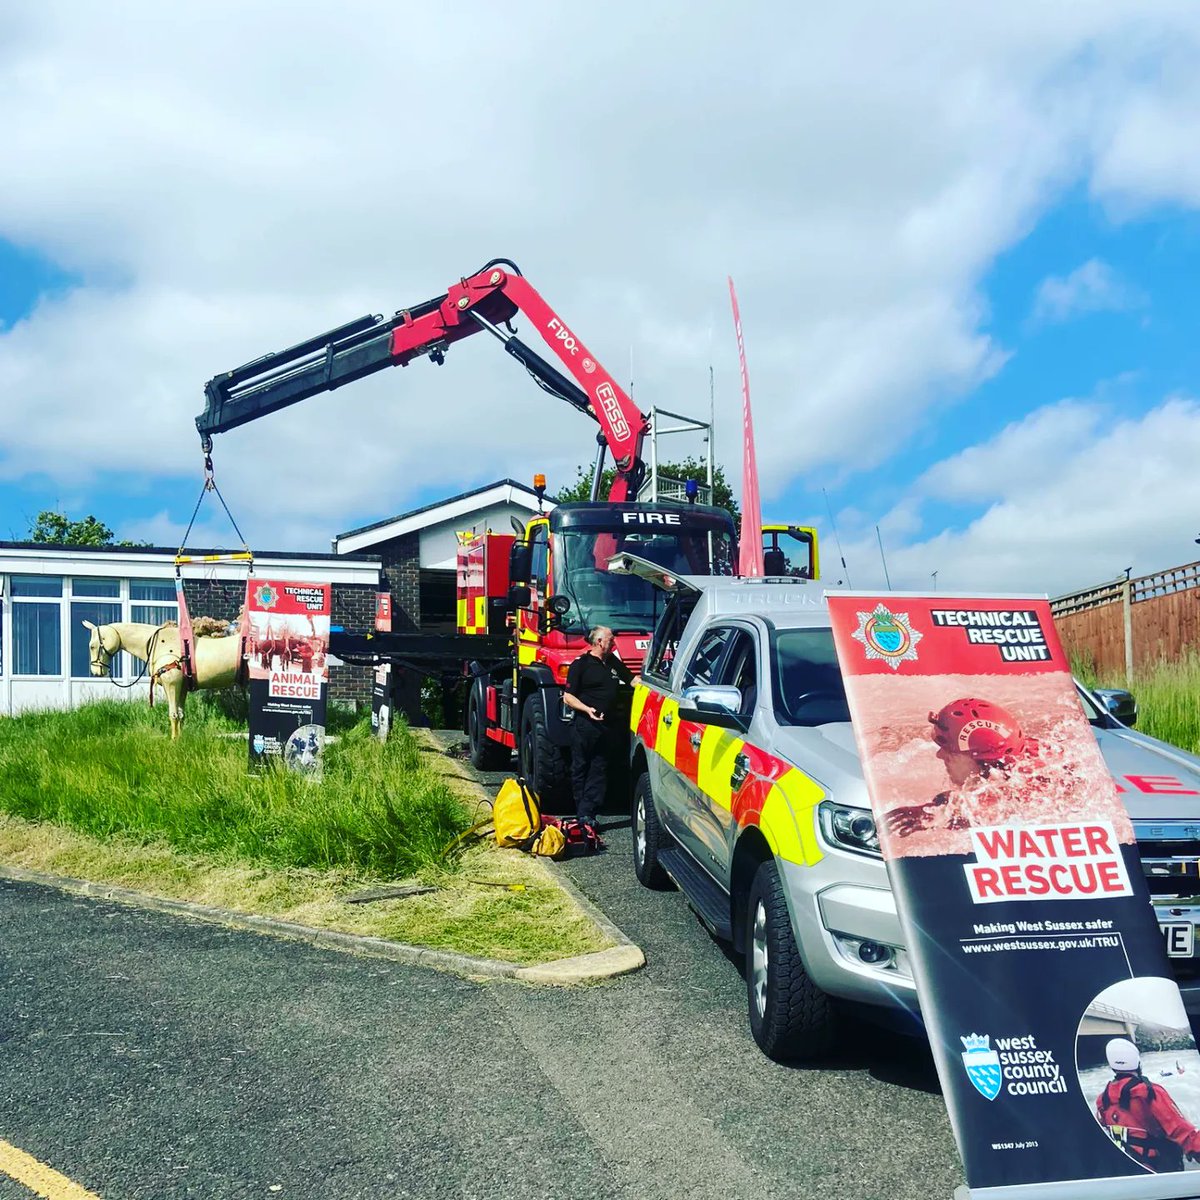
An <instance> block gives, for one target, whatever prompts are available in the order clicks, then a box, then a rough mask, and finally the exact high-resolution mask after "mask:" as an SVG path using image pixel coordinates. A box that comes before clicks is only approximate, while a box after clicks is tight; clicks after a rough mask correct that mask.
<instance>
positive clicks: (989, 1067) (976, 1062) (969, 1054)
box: [958, 1033, 1003, 1100]
mask: <svg viewBox="0 0 1200 1200" xmlns="http://www.w3.org/2000/svg"><path fill="white" fill-rule="evenodd" d="M958 1040H959V1041H960V1042H962V1044H963V1046H964V1050H963V1056H962V1057H963V1066H964V1067H965V1068H966V1071H967V1078H968V1079H969V1080H970V1081H971V1083H972V1084H973V1085H974V1088H975V1090H976V1091H977V1092H978V1093H979V1094H980V1095H981V1096H983V1097H984V1098H985V1099H987V1100H995V1098H996V1097H997V1096H998V1095H1000V1085H1001V1082H1002V1081H1003V1075H1002V1073H1001V1071H1000V1055H999V1054H997V1053H996V1051H995V1050H993V1049H992V1048H991V1047H990V1045H989V1044H988V1043H989V1042H990V1041H991V1035H990V1034H986V1033H983V1034H980V1033H969V1034H967V1036H966V1037H960V1038H959V1039H958Z"/></svg>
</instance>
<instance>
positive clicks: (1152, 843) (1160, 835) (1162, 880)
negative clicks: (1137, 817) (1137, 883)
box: [1133, 821, 1200, 902]
mask: <svg viewBox="0 0 1200 1200" xmlns="http://www.w3.org/2000/svg"><path fill="white" fill-rule="evenodd" d="M1133 827H1134V832H1135V833H1136V834H1137V841H1138V854H1139V855H1140V856H1141V859H1142V874H1144V875H1145V877H1146V885H1147V887H1148V888H1149V889H1150V896H1151V898H1152V899H1154V900H1166V899H1172V900H1180V901H1185V902H1192V901H1196V900H1197V898H1200V827H1197V826H1196V825H1194V824H1190V823H1189V824H1186V825H1185V824H1179V825H1170V824H1164V823H1162V822H1157V821H1156V822H1140V821H1135V822H1134V823H1133Z"/></svg>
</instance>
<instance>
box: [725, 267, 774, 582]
mask: <svg viewBox="0 0 1200 1200" xmlns="http://www.w3.org/2000/svg"><path fill="white" fill-rule="evenodd" d="M729 302H730V303H731V304H732V305H733V330H734V333H735V334H736V335H737V346H738V360H739V362H740V364H741V368H742V537H741V545H740V549H739V551H738V574H739V575H742V576H754V575H763V574H765V570H764V568H763V547H762V505H761V503H760V502H759V499H758V462H757V460H756V459H755V457H754V418H753V417H752V416H751V415H750V376H749V374H748V373H747V371H746V343H745V341H744V340H743V338H742V314H741V313H740V312H739V311H738V302H737V292H735V291H734V290H733V279H732V277H730V279H729Z"/></svg>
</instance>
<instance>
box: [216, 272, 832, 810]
mask: <svg viewBox="0 0 1200 1200" xmlns="http://www.w3.org/2000/svg"><path fill="white" fill-rule="evenodd" d="M518 312H519V313H522V314H524V315H525V317H526V318H527V319H529V320H530V321H531V322H532V323H533V324H534V326H535V327H536V328H537V330H538V332H539V333H540V334H541V336H542V337H543V339H544V340H545V341H546V343H547V344H548V345H549V346H550V348H551V349H552V350H553V351H554V352H555V354H556V355H557V356H558V358H559V360H560V362H561V363H562V365H563V366H564V367H565V368H566V370H567V371H569V372H570V374H571V376H572V378H571V379H568V378H567V377H566V376H565V375H563V374H562V372H560V371H559V370H557V369H556V368H555V367H553V366H551V364H550V363H548V362H547V361H546V360H545V359H543V358H542V357H541V356H540V355H538V354H537V353H535V352H534V351H533V350H531V349H530V348H529V347H528V346H526V345H525V344H524V343H523V342H522V341H520V339H519V338H517V337H516V336H515V333H514V331H513V329H512V326H511V323H510V322H511V320H512V318H513V317H515V316H516V315H517V314H518ZM481 330H482V331H486V332H488V333H491V334H492V335H493V336H494V337H496V338H497V339H498V340H499V341H500V342H501V343H502V344H503V346H504V349H505V350H506V351H507V352H508V353H509V354H510V355H512V357H514V358H515V359H517V361H518V362H520V363H521V364H522V365H523V366H524V367H525V369H526V370H527V371H528V372H529V374H530V375H531V376H532V377H533V379H534V380H535V382H537V384H538V385H539V386H540V387H542V388H543V389H544V390H545V391H547V392H549V393H550V394H551V395H553V396H557V397H559V398H560V399H562V400H565V401H566V402H567V403H568V404H570V405H571V406H572V407H574V408H576V409H578V410H579V411H580V412H581V413H584V414H586V415H587V416H589V417H591V418H593V419H594V420H595V421H596V422H597V423H598V424H599V426H600V432H599V433H598V434H597V439H596V440H597V443H598V447H599V448H598V452H597V455H596V470H595V474H594V476H593V489H592V500H591V501H590V502H588V503H572V504H559V505H557V506H555V507H553V508H552V509H551V510H550V511H548V512H541V513H539V515H537V516H535V517H534V518H532V519H531V520H530V521H529V522H528V523H527V524H526V525H525V526H524V528H523V529H521V530H519V531H518V532H516V533H514V534H493V533H490V532H488V533H483V534H480V535H478V536H474V537H470V538H467V539H465V540H464V543H463V545H462V546H461V547H460V552H459V559H458V567H459V577H458V629H459V635H460V636H459V637H458V638H451V637H446V636H440V637H439V636H435V635H412V634H390V635H388V634H376V635H373V636H372V637H371V638H370V639H367V638H358V639H355V638H353V637H344V638H343V639H342V641H341V644H340V645H339V646H335V647H334V649H335V652H336V653H337V654H338V655H339V657H342V658H343V659H347V658H349V657H357V658H360V659H361V658H368V659H374V660H375V661H381V660H385V659H389V660H391V661H394V662H399V663H403V664H407V665H416V666H418V667H419V668H420V669H422V670H424V671H428V672H431V673H432V672H434V671H435V670H440V671H445V670H446V668H447V666H449V665H451V664H455V663H457V664H459V665H460V667H461V665H462V664H464V663H466V664H469V665H468V669H467V677H468V678H469V680H470V683H469V690H468V694H467V697H466V703H465V705H464V710H465V720H464V724H465V730H466V733H467V735H468V738H469V740H470V745H471V758H472V761H473V762H474V763H475V765H476V766H478V767H481V768H492V769H498V768H501V767H504V766H506V765H507V763H508V761H509V755H510V753H511V752H512V751H514V750H515V751H516V752H517V753H518V756H519V761H520V767H521V770H522V771H523V772H524V774H525V775H526V777H527V778H529V779H530V781H531V782H532V784H533V786H534V788H535V789H536V790H537V791H538V792H539V793H541V795H542V797H543V799H544V800H545V801H546V802H548V803H550V804H559V803H562V802H563V801H565V800H566V799H567V798H568V796H569V784H568V771H567V751H566V748H567V746H568V745H569V736H568V735H569V730H570V726H569V724H568V723H567V721H566V720H565V719H564V717H563V707H562V703H561V695H562V686H563V682H564V680H565V678H566V670H567V666H568V665H569V664H570V662H571V661H572V660H573V659H575V658H576V657H578V656H579V654H581V653H582V652H583V651H584V649H585V648H586V643H585V635H586V633H587V630H588V629H589V628H590V627H591V626H593V625H607V626H610V627H611V628H612V629H613V630H614V632H615V633H616V635H617V648H618V652H619V653H620V655H621V657H622V658H623V659H624V660H625V662H626V663H628V665H629V666H630V667H631V669H633V670H637V669H638V668H639V667H640V665H641V660H642V657H643V655H644V653H645V650H646V648H647V647H648V645H649V638H650V633H651V631H652V630H653V628H654V624H655V621H656V620H657V617H658V613H659V608H658V606H659V604H660V599H659V593H658V592H657V590H656V589H655V588H653V587H652V586H651V585H650V584H648V583H646V582H645V581H644V580H641V579H638V578H636V577H634V576H628V575H625V576H622V575H617V574H614V573H612V572H610V571H609V570H608V560H609V559H610V558H611V557H612V556H613V555H614V554H618V553H622V552H624V553H629V554H635V555H637V556H639V557H641V558H646V559H650V560H651V561H653V562H656V563H659V564H660V565H662V566H663V567H665V568H666V569H668V570H670V571H674V572H676V573H679V574H690V575H708V574H730V573H732V572H733V569H734V564H735V563H736V561H737V552H736V547H735V545H734V536H735V530H734V523H733V518H732V516H731V515H730V514H729V513H728V512H727V511H725V510H724V509H720V508H713V507H710V506H707V505H701V504H694V503H693V504H688V505H676V504H642V503H638V502H637V494H638V489H639V486H640V484H641V482H642V479H643V476H644V474H645V463H644V461H643V459H642V445H643V441H644V439H645V437H646V434H647V432H648V430H649V417H648V416H647V414H645V413H643V412H641V411H640V410H639V409H638V408H637V407H636V405H634V403H633V401H632V400H631V399H630V398H629V396H628V395H626V393H625V392H624V390H623V389H622V388H621V387H620V385H619V384H618V383H617V382H616V380H615V379H614V378H613V377H612V375H610V374H609V373H608V372H607V371H606V370H605V369H604V367H603V366H601V364H600V363H599V361H598V360H597V359H596V358H595V357H594V356H593V355H592V354H591V352H590V351H589V350H588V348H587V347H586V346H585V345H584V344H583V342H582V341H581V340H580V338H579V337H578V336H577V335H576V334H575V332H574V331H573V329H572V328H571V327H570V326H568V325H567V324H566V322H564V321H563V320H562V319H561V318H560V317H559V316H558V314H557V313H555V312H554V310H553V309H551V308H550V306H549V305H548V304H547V303H546V302H545V300H544V299H543V298H542V297H541V296H540V295H539V294H538V292H537V291H536V290H535V289H534V288H533V287H532V285H531V284H530V283H529V282H528V281H527V280H526V279H525V277H524V276H523V275H522V274H521V272H520V271H519V270H518V269H517V267H516V266H515V265H514V264H513V263H511V262H509V261H507V260H505V259H495V260H493V261H492V262H489V263H488V264H487V265H486V266H484V267H483V268H482V269H480V270H479V271H477V272H475V274H473V275H471V276H468V277H466V278H464V279H460V280H459V281H458V283H456V284H454V285H452V286H451V287H450V288H449V289H447V291H446V293H445V294H444V295H441V296H435V297H434V298H433V299H431V300H427V301H425V302H424V303H423V304H418V305H416V306H415V307H413V308H409V309H402V310H400V311H399V312H397V313H396V314H395V315H394V316H393V317H389V318H383V317H378V316H366V317H361V318H359V319H358V320H357V321H351V322H350V323H348V324H346V325H343V326H340V327H339V328H337V329H333V330H330V331H329V332H327V333H323V334H319V335H318V336H316V337H313V338H309V339H308V340H307V341H304V342H301V343H299V344H298V345H296V346H293V347H291V348H290V349H288V350H284V351H281V352H279V353H275V354H268V355H266V356H264V357H263V358H259V359H256V360H255V361H253V362H251V363H248V364H246V365H245V366H242V367H238V368H237V369H236V370H233V371H229V372H226V373H225V374H223V375H218V376H216V377H215V378H213V379H212V380H210V381H209V382H208V384H207V385H206V386H205V395H206V400H207V403H206V407H205V411H204V412H203V413H202V414H200V416H198V417H197V418H196V427H197V429H198V430H199V431H200V435H201V440H202V443H203V445H204V449H205V453H209V452H210V451H211V446H212V441H211V439H212V435H213V434H214V433H219V432H222V431H224V430H228V429H233V428H236V427H237V426H238V425H243V424H245V423H246V422H248V421H253V420H255V419H257V418H258V417H262V416H265V415H266V414H268V413H271V412H274V411H276V410H278V409H281V408H285V407H287V406H288V405H290V404H295V403H297V402H298V401H300V400H303V399H306V398H307V397H309V396H313V395H316V394H318V393H320V392H325V391H330V390H332V389H334V388H337V387H341V386H342V385H343V384H346V383H350V382H353V381H354V380H356V379H361V378H362V377H363V376H365V375H369V374H372V373H374V372H376V371H379V370H382V369H383V368H385V367H393V366H407V365H408V363H410V362H411V361H412V360H413V359H414V358H417V357H420V356H426V357H428V358H430V359H431V360H432V361H433V362H434V363H436V364H438V365H441V364H442V362H443V361H444V359H445V355H446V351H447V350H448V349H449V347H450V346H451V345H452V344H453V343H454V342H457V341H459V340H461V339H462V338H464V337H468V336H469V335H471V334H473V333H477V332H479V331H481ZM607 452H611V453H612V455H613V460H614V463H615V466H616V475H615V479H614V482H613V484H612V487H611V489H610V490H609V494H608V496H607V498H606V499H605V500H604V501H603V502H600V498H599V494H598V492H599V481H600V478H601V471H602V468H603V465H604V459H605V455H606V453H607ZM536 483H537V491H538V495H539V499H540V498H541V496H542V494H543V492H544V489H545V482H544V480H542V479H541V477H538V479H537V481H536ZM792 537H793V539H795V538H797V537H798V538H799V539H800V542H801V544H802V546H803V547H804V552H805V554H806V556H807V561H806V562H805V563H803V564H802V565H801V566H800V567H799V568H797V569H798V570H799V571H802V572H804V573H806V574H808V575H810V576H815V573H816V541H815V537H813V536H811V531H809V530H803V531H801V530H793V531H792Z"/></svg>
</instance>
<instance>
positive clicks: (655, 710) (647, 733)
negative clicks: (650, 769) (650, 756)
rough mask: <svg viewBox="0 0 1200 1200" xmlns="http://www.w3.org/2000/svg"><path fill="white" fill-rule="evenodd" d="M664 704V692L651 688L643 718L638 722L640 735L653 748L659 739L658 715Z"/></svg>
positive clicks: (638, 733)
mask: <svg viewBox="0 0 1200 1200" xmlns="http://www.w3.org/2000/svg"><path fill="white" fill-rule="evenodd" d="M662 706H663V696H662V692H656V691H654V689H653V688H651V689H650V693H649V695H648V696H647V697H646V705H645V707H644V708H643V709H642V719H641V720H640V721H639V722H638V727H637V735H638V737H640V738H641V739H642V741H643V743H644V744H645V745H647V746H649V747H650V749H651V750H653V749H654V745H655V743H656V742H657V741H658V717H659V714H660V713H661V712H662Z"/></svg>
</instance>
